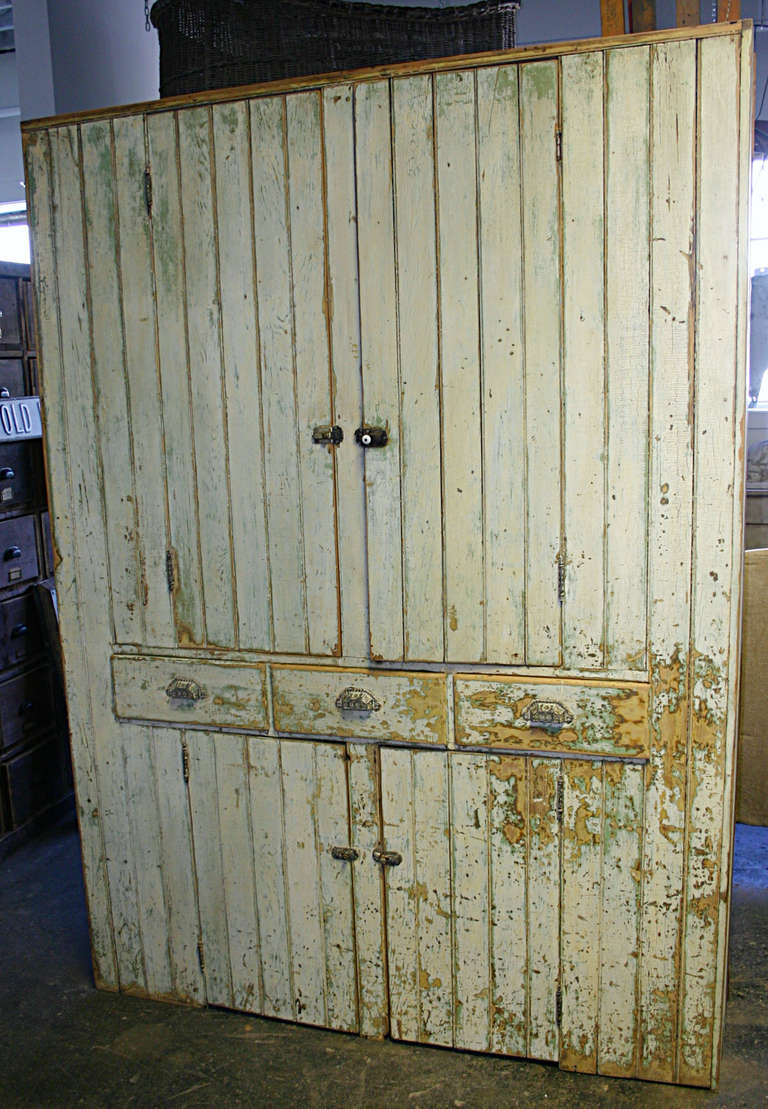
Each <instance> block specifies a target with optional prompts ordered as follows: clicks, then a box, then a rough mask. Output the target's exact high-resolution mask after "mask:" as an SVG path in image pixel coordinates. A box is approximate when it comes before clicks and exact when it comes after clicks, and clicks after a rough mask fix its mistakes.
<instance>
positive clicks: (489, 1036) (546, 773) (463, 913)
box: [381, 749, 642, 1073]
mask: <svg viewBox="0 0 768 1109" xmlns="http://www.w3.org/2000/svg"><path fill="white" fill-rule="evenodd" d="M381 782H382V821H383V840H384V846H385V848H386V849H387V850H388V851H390V852H392V851H394V852H397V853H398V854H399V855H400V856H402V861H401V862H400V863H399V864H398V865H389V866H386V867H385V868H384V869H385V871H386V924H387V954H388V968H389V991H390V1005H391V1014H390V1015H391V1031H392V1035H393V1036H394V1037H395V1038H398V1039H404V1040H414V1041H418V1042H422V1043H438V1044H445V1045H449V1046H453V1047H459V1048H468V1049H472V1050H476V1051H493V1052H500V1053H504V1054H511V1055H524V1056H529V1057H531V1058H536V1059H545V1060H552V1061H556V1060H557V1061H560V1063H561V1065H562V1066H564V1067H567V1068H569V1069H576V1070H593V1071H594V1070H596V1069H600V1070H601V1071H603V1072H605V1073H631V1071H632V1068H633V1066H634V1059H635V1056H634V1046H633V1045H634V1035H635V1031H636V1029H635V1020H636V1016H635V1013H636V1005H635V989H636V969H637V966H636V962H637V960H636V956H637V942H638V940H637V920H638V896H639V866H640V833H639V820H640V814H641V808H642V767H641V766H630V765H625V764H620V763H607V762H602V761H589V762H587V761H583V760H560V759H553V758H547V759H545V758H531V757H524V756H515V755H503V756H497V755H483V754H477V753H473V754H464V753H446V752H439V751H435V752H432V751H407V750H403V749H386V750H382V752H381Z"/></svg>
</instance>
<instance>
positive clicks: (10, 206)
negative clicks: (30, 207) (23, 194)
mask: <svg viewBox="0 0 768 1109" xmlns="http://www.w3.org/2000/svg"><path fill="white" fill-rule="evenodd" d="M26 210H27V202H26V200H4V201H3V202H2V203H0V216H4V215H10V214H11V213H13V212H26Z"/></svg>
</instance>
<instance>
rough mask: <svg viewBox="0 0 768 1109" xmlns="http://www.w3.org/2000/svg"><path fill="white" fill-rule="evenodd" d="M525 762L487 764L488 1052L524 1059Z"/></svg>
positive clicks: (491, 760) (515, 759)
mask: <svg viewBox="0 0 768 1109" xmlns="http://www.w3.org/2000/svg"><path fill="white" fill-rule="evenodd" d="M529 767H530V762H529V760H527V759H524V758H521V757H518V756H512V755H502V756H501V757H497V756H494V757H491V758H489V759H488V806H489V830H488V835H489V852H490V875H491V889H490V898H489V902H490V904H489V911H490V914H491V987H492V995H491V1043H490V1049H491V1051H498V1052H503V1053H504V1054H509V1055H525V1053H526V1024H527V995H528V988H527V986H528V977H529V971H528V930H527V927H526V922H527V920H528V888H527V887H528V882H527V871H528V844H529V840H530V829H529V827H528V777H529Z"/></svg>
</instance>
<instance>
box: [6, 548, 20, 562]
mask: <svg viewBox="0 0 768 1109" xmlns="http://www.w3.org/2000/svg"><path fill="white" fill-rule="evenodd" d="M14 558H21V547H8V549H7V550H6V552H5V554H4V555H3V560H4V561H5V562H12V561H13V559H14Z"/></svg>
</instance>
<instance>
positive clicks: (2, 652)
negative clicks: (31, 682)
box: [0, 593, 42, 666]
mask: <svg viewBox="0 0 768 1109" xmlns="http://www.w3.org/2000/svg"><path fill="white" fill-rule="evenodd" d="M41 647H42V635H41V629H40V620H39V618H38V615H37V608H36V606H35V599H34V597H33V596H32V594H31V593H25V594H24V595H23V596H22V597H14V598H13V599H12V600H10V601H3V603H2V604H0V662H2V665H4V666H16V665H17V664H18V663H20V662H24V660H25V659H28V658H29V657H30V656H31V655H34V654H36V653H37V652H38V651H39V650H40V649H41Z"/></svg>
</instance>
